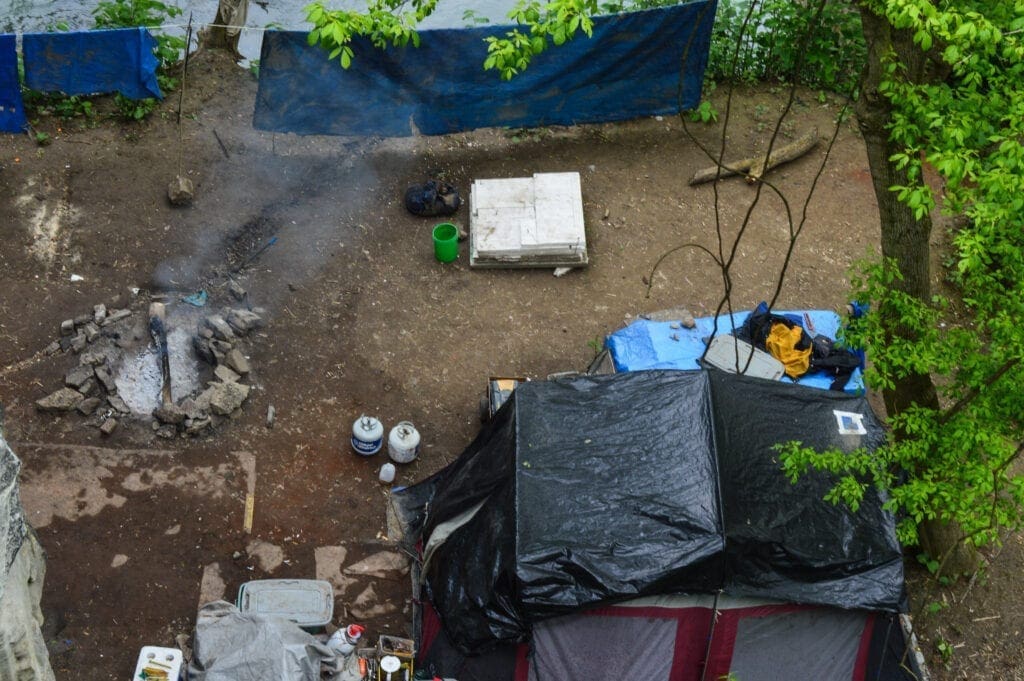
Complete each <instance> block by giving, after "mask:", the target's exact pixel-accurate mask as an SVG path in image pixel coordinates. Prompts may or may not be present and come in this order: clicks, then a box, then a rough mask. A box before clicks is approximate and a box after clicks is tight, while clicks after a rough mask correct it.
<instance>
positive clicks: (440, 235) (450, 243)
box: [433, 222, 459, 262]
mask: <svg viewBox="0 0 1024 681" xmlns="http://www.w3.org/2000/svg"><path fill="white" fill-rule="evenodd" d="M433 236H434V257H435V258H437V259H438V260H439V261H440V262H451V261H453V260H455V259H456V258H457V257H459V230H458V229H457V228H456V227H455V225H453V224H452V223H450V222H442V223H441V224H439V225H435V226H434V232H433Z"/></svg>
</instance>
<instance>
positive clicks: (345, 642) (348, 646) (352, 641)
mask: <svg viewBox="0 0 1024 681" xmlns="http://www.w3.org/2000/svg"><path fill="white" fill-rule="evenodd" d="M364 631H366V627H364V626H362V625H361V624H350V625H348V626H347V627H343V628H341V629H338V630H337V631H336V632H334V633H333V634H331V637H330V638H329V639H327V646H328V647H329V648H333V649H334V650H336V651H338V653H339V654H340V655H341V656H342V657H348V656H349V655H351V654H352V652H353V651H355V649H356V645H357V644H358V643H359V639H360V638H362V636H363V632H364Z"/></svg>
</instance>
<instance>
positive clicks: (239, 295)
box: [228, 279, 247, 302]
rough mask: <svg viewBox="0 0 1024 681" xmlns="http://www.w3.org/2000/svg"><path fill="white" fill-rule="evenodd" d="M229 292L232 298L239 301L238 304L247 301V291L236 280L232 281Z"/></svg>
mask: <svg viewBox="0 0 1024 681" xmlns="http://www.w3.org/2000/svg"><path fill="white" fill-rule="evenodd" d="M228 292H230V293H231V297H232V298H234V299H235V300H237V301H238V302H242V301H243V300H245V296H246V293H247V292H246V290H245V289H244V288H242V285H241V284H239V283H238V282H237V281H235V280H234V279H232V280H231V282H230V283H229V284H228Z"/></svg>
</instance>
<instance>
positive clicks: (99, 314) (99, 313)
mask: <svg viewBox="0 0 1024 681" xmlns="http://www.w3.org/2000/svg"><path fill="white" fill-rule="evenodd" d="M106 318H107V306H106V305H104V304H103V303H100V304H99V305H93V306H92V320H93V321H94V322H96V323H97V324H102V323H103V320H104V319H106Z"/></svg>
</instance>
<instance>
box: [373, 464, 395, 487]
mask: <svg viewBox="0 0 1024 681" xmlns="http://www.w3.org/2000/svg"><path fill="white" fill-rule="evenodd" d="M377 477H378V478H380V481H381V482H382V483H384V484H385V485H390V484H391V483H393V482H394V481H395V464H393V463H386V464H384V465H383V466H381V467H380V474H379V475H378V476H377Z"/></svg>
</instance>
